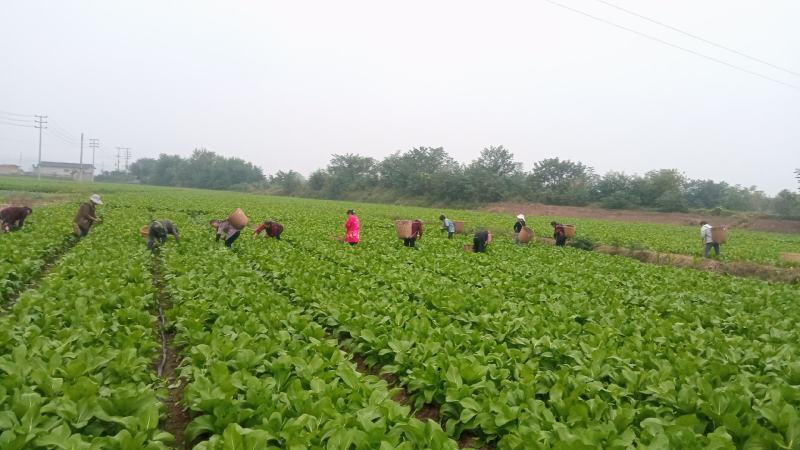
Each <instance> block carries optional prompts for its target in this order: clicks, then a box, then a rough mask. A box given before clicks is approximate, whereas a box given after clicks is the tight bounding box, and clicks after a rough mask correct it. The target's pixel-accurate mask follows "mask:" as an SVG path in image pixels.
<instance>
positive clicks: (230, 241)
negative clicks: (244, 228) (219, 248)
mask: <svg viewBox="0 0 800 450" xmlns="http://www.w3.org/2000/svg"><path fill="white" fill-rule="evenodd" d="M240 234H242V232H241V231H237V232H236V233H234V234H233V235H232V236H231V237H229V238H228V239H225V247H230V246H231V245H233V242H234V241H235V240H236V239H239V235H240Z"/></svg>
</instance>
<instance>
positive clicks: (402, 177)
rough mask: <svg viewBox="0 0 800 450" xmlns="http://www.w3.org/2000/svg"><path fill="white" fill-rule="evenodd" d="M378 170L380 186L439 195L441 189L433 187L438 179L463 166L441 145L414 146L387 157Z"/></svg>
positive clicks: (457, 171) (426, 195)
mask: <svg viewBox="0 0 800 450" xmlns="http://www.w3.org/2000/svg"><path fill="white" fill-rule="evenodd" d="M378 171H379V173H380V180H381V186H383V187H385V188H387V189H389V190H392V191H395V192H397V193H400V194H401V195H407V196H417V197H439V196H441V195H442V191H441V190H440V189H436V187H440V188H441V187H442V186H441V180H442V179H443V178H450V177H451V176H453V175H456V174H459V173H460V172H461V171H462V170H461V167H460V166H459V164H458V163H457V162H456V161H455V160H454V159H453V158H451V157H450V155H448V154H447V152H445V151H444V148H442V147H436V148H433V147H416V148H412V149H411V150H409V151H407V152H405V153H400V152H396V153H394V154H393V155H390V156H388V157H386V158H385V159H384V160H383V161H382V162H381V163H380V164H379V167H378ZM448 195H449V194H448ZM462 195H463V194H462Z"/></svg>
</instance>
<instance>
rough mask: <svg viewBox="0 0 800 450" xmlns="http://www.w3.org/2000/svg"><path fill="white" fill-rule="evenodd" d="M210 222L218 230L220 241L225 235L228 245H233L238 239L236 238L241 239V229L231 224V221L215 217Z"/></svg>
mask: <svg viewBox="0 0 800 450" xmlns="http://www.w3.org/2000/svg"><path fill="white" fill-rule="evenodd" d="M209 223H210V224H211V226H212V227H213V228H214V229H215V230H216V232H217V240H218V241H219V238H221V237H223V236H224V237H225V246H226V247H230V246H232V245H233V242H234V241H236V239H239V235H240V234H241V233H242V231H241V230H239V229H237V228H236V227H234V226H233V225H231V223H230V222H228V221H227V220H221V219H215V220H212V221H211V222H209Z"/></svg>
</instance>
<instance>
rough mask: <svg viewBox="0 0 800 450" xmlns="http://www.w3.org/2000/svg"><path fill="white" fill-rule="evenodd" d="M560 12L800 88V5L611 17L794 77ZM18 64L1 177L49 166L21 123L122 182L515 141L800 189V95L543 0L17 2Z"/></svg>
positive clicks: (596, 162) (1, 106)
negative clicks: (138, 168) (231, 163)
mask: <svg viewBox="0 0 800 450" xmlns="http://www.w3.org/2000/svg"><path fill="white" fill-rule="evenodd" d="M557 1H558V2H560V3H562V4H564V5H567V6H569V7H572V8H576V9H578V10H580V11H583V12H585V13H588V14H591V15H594V16H596V17H600V18H602V19H604V20H607V21H610V22H613V23H614V24H617V25H621V26H624V27H629V28H632V29H635V30H637V31H640V32H643V33H646V34H648V35H652V36H653V37H656V38H658V39H662V40H664V41H667V42H670V43H672V44H674V45H678V46H682V47H686V48H689V49H691V50H693V51H696V52H700V53H702V54H704V55H707V56H709V57H713V58H717V59H719V60H723V61H725V62H727V63H729V64H732V65H734V66H737V67H740V68H742V69H746V70H749V71H754V72H757V73H759V74H761V75H764V76H766V77H769V78H773V79H776V80H779V81H781V82H784V83H788V84H792V85H795V86H800V27H798V25H797V24H798V23H800V2H799V1H797V0H759V1H752V0H748V1H744V0H705V1H702V2H698V1H697V0H670V1H664V0H661V1H656V0H638V1H634V0H607V1H609V2H612V3H614V4H616V5H618V6H621V7H624V8H626V9H630V10H633V11H635V12H637V13H639V14H642V15H644V16H647V17H649V18H652V19H656V20H659V21H661V22H664V23H666V24H669V25H671V26H673V27H677V28H680V29H682V30H685V31H689V32H692V33H695V34H697V35H699V36H702V37H703V38H705V39H708V40H711V41H714V42H717V43H720V44H724V45H726V46H728V47H731V48H733V49H736V50H738V51H740V52H744V53H746V54H748V55H752V56H755V57H758V58H761V59H763V60H765V61H768V62H770V63H772V64H774V65H777V66H780V67H782V68H786V69H790V70H792V71H794V72H797V73H798V75H793V74H791V73H787V72H785V71H781V70H779V69H776V68H773V67H770V66H767V65H763V64H759V63H757V62H754V61H752V60H749V59H746V58H744V57H742V56H739V55H736V54H734V53H731V52H727V51H724V50H722V49H719V48H715V47H713V46H710V45H708V44H705V43H703V42H700V41H697V40H694V39H691V38H689V37H687V36H685V35H682V34H679V33H677V32H674V31H670V30H668V29H665V28H663V27H659V26H657V25H655V24H653V23H650V22H647V21H644V20H642V19H640V18H636V17H633V16H631V15H628V14H625V13H624V12H622V11H619V10H617V9H614V8H612V7H610V6H608V5H605V4H603V3H601V2H599V1H598V0H557ZM0 61H1V62H2V64H0V111H2V112H0V162H4V163H16V162H18V161H19V159H20V155H21V157H22V161H23V164H24V165H25V166H30V164H31V163H33V162H35V160H36V151H37V137H38V135H37V130H35V129H33V128H25V127H18V126H13V125H10V124H11V123H14V124H20V123H22V124H27V123H28V122H20V121H14V120H8V119H13V118H16V119H19V118H22V119H23V120H28V119H27V118H25V117H22V116H13V115H9V114H8V113H17V114H23V115H28V114H47V115H48V116H49V118H50V124H51V129H49V130H47V132H46V134H45V137H44V144H43V154H42V159H43V160H57V161H70V162H77V161H78V159H79V146H77V145H75V144H74V142H77V141H78V140H79V136H80V133H81V132H85V133H86V137H87V139H88V138H89V137H94V138H99V139H100V143H101V148H100V151H99V152H98V155H97V156H98V159H97V166H98V168H99V167H101V166H102V167H103V168H105V169H110V168H111V167H112V166H113V164H114V155H115V154H116V149H115V148H116V147H119V146H125V147H130V148H131V149H132V150H131V151H132V153H133V156H134V158H138V157H144V156H150V157H155V156H157V155H158V154H159V153H171V154H174V153H178V154H182V155H189V154H190V153H191V152H192V150H193V149H194V148H195V147H206V148H208V149H209V150H213V151H216V152H218V153H220V154H223V155H226V156H238V157H241V158H244V159H246V160H249V161H252V162H254V163H255V164H257V165H259V166H261V167H262V168H263V169H264V171H265V173H268V174H269V173H274V172H275V171H277V170H280V169H283V170H288V169H295V170H297V171H299V172H301V173H304V174H308V173H309V172H311V171H312V170H314V169H316V168H318V167H323V166H325V165H326V164H327V162H328V159H329V158H330V155H331V154H332V153H345V152H353V153H360V154H364V155H369V156H374V157H376V158H381V157H383V156H386V155H388V154H390V153H392V152H394V151H396V150H406V149H409V148H411V147H414V146H443V147H444V148H445V149H446V150H447V151H448V152H449V153H450V154H451V155H453V156H454V157H455V158H456V159H458V160H460V161H463V162H468V161H470V160H472V159H474V158H475V157H476V156H477V155H478V153H479V152H480V150H481V149H482V148H483V147H486V146H489V145H501V144H502V145H504V146H505V147H506V148H508V149H510V150H511V151H512V152H514V154H515V155H516V157H517V159H518V160H520V161H522V162H523V163H524V164H525V167H526V169H528V168H530V167H531V166H532V164H533V162H535V161H538V160H540V159H543V158H547V157H555V156H558V157H561V158H568V159H572V160H579V161H582V162H584V163H586V164H588V165H590V166H593V167H594V168H595V169H596V171H598V172H600V173H604V172H606V171H609V170H618V171H625V172H628V173H640V174H641V173H644V172H646V171H647V170H650V169H657V168H678V169H680V170H682V171H683V172H684V173H685V174H686V175H687V176H689V177H692V178H712V179H716V180H725V181H728V182H730V183H732V184H742V185H745V186H750V185H757V186H758V187H759V188H761V189H763V190H765V191H766V192H768V193H770V194H774V193H776V192H777V191H779V190H780V189H782V188H791V189H796V188H797V182H796V181H795V179H794V176H793V174H792V172H793V170H794V168H796V167H800V145H798V142H800V88H792V87H788V86H785V85H782V84H779V83H777V82H774V81H769V80H766V79H764V78H760V77H758V76H755V75H752V74H748V73H744V72H742V71H739V70H736V69H734V68H732V67H729V66H725V65H723V64H720V63H717V62H713V61H710V60H708V59H704V58H702V57H700V56H697V55H694V54H689V53H686V52H684V51H681V50H678V49H676V48H672V47H668V46H666V45H664V44H662V43H659V42H655V41H652V40H649V39H647V38H645V37H642V36H640V35H636V34H633V33H631V32H628V31H625V30H622V29H620V28H617V27H615V26H612V25H609V24H607V23H602V22H599V21H597V20H594V19H592V18H589V17H587V16H585V15H581V14H579V13H577V12H575V11H570V10H567V9H565V8H563V7H559V6H556V5H553V4H552V3H549V2H548V1H546V0H527V1H485V0H484V1H480V2H478V1H474V2H473V1H464V0H458V1H442V0H436V1H430V0H428V1H404V2H383V1H374V0H373V1H358V2H356V1H347V0H342V1H318V2H307V1H280V2H278V1H233V0H224V1H223V0H219V1H213V2H212V1H199V0H191V1H169V0H158V1H154V0H136V1H127V0H125V1H123V0H113V1H109V0H102V1H100V0H99V1H83V0H70V1H63V0H52V1H40V0H0ZM56 128H57V129H56ZM70 141H71V142H73V143H69V142H70ZM84 158H85V159H84V160H85V161H90V160H91V154H90V152H89V151H87V156H85V157H84Z"/></svg>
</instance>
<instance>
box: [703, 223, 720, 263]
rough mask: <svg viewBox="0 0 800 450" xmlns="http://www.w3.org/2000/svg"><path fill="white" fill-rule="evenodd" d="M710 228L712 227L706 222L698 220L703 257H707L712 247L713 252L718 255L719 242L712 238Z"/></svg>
mask: <svg viewBox="0 0 800 450" xmlns="http://www.w3.org/2000/svg"><path fill="white" fill-rule="evenodd" d="M711 228H713V227H712V226H711V225H710V224H709V223H708V222H706V221H705V220H704V221H702V222H700V240H701V241H702V242H703V258H708V254H709V253H711V249H712V248H713V249H714V253H715V254H716V255H717V256H719V243H718V242H714V238H713V237H712V235H711Z"/></svg>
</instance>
